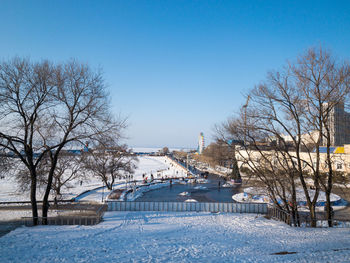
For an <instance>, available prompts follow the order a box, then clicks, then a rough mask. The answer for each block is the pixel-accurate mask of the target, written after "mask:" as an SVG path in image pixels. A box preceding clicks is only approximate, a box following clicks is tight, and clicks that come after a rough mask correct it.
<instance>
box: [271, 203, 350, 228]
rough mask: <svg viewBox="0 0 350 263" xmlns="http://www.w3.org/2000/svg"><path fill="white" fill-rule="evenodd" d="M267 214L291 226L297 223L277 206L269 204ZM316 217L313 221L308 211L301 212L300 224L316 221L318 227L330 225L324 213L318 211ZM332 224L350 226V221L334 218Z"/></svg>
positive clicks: (303, 225)
mask: <svg viewBox="0 0 350 263" xmlns="http://www.w3.org/2000/svg"><path fill="white" fill-rule="evenodd" d="M267 216H269V217H271V218H273V219H275V220H279V221H282V222H284V223H286V224H287V225H290V226H292V225H297V224H296V223H294V219H293V217H292V216H291V215H290V214H289V213H288V212H287V211H284V210H281V209H279V208H277V207H275V206H268V208H267ZM316 217H317V218H316V219H315V220H314V221H312V220H311V218H310V215H309V213H308V212H299V223H300V226H301V227H311V226H312V222H316V224H315V225H316V227H328V220H327V219H325V216H324V214H322V213H317V214H316ZM332 226H333V227H336V228H350V221H346V220H337V219H332Z"/></svg>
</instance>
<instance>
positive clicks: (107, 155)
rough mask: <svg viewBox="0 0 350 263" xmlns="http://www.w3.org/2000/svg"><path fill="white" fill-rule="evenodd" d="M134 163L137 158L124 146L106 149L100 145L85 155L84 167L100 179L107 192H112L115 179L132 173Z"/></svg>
mask: <svg viewBox="0 0 350 263" xmlns="http://www.w3.org/2000/svg"><path fill="white" fill-rule="evenodd" d="M136 161H137V158H136V157H135V156H134V155H132V154H131V150H128V148H127V146H126V145H121V146H113V147H110V146H109V147H108V146H107V145H103V144H101V145H99V146H98V147H96V149H94V151H93V152H91V153H89V154H86V155H85V158H84V166H85V169H86V170H87V171H91V172H92V173H93V174H94V176H96V177H98V178H100V179H101V180H102V181H103V182H104V184H105V185H106V187H107V188H108V189H109V190H113V184H114V182H115V180H116V179H118V178H119V179H120V178H124V177H125V176H126V175H128V174H133V173H134V170H135V168H136Z"/></svg>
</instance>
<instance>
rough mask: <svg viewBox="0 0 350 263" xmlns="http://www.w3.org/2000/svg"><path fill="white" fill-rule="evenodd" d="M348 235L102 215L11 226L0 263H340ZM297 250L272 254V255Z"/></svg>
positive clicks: (222, 217)
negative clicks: (87, 220)
mask: <svg viewBox="0 0 350 263" xmlns="http://www.w3.org/2000/svg"><path fill="white" fill-rule="evenodd" d="M349 234H350V229H305V228H291V227H288V226H286V225H284V224H282V223H279V222H276V221H271V220H266V219H264V218H263V217H256V216H255V215H243V214H210V213H159V212H123V213H121V212H119V213H118V212H108V213H106V214H105V221H104V222H102V223H101V224H99V225H97V226H40V227H35V228H26V227H22V228H18V229H16V230H15V231H13V232H11V233H9V234H7V235H6V236H3V237H2V238H0V258H1V259H2V261H3V262H290V261H297V262H347V261H348V259H349V258H350V237H349V236H350V235H349ZM282 251H288V252H296V254H288V255H272V254H273V253H276V252H282Z"/></svg>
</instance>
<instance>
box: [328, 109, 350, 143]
mask: <svg viewBox="0 0 350 263" xmlns="http://www.w3.org/2000/svg"><path fill="white" fill-rule="evenodd" d="M329 127H330V134H331V145H332V146H342V145H344V144H349V143H350V113H348V112H346V111H345V110H344V103H338V104H337V105H335V106H334V107H333V109H332V110H331V111H330V114H329ZM326 143H327V142H326V141H325V140H323V141H322V144H323V145H326Z"/></svg>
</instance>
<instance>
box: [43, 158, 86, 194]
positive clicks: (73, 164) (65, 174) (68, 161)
mask: <svg viewBox="0 0 350 263" xmlns="http://www.w3.org/2000/svg"><path fill="white" fill-rule="evenodd" d="M83 158H84V157H83V156H82V155H78V154H72V153H69V152H64V153H61V154H60V156H59V158H58V160H57V164H56V169H55V171H54V175H53V181H52V186H51V188H52V191H54V194H55V197H56V198H58V199H59V198H61V196H62V190H63V189H70V188H73V187H74V186H73V185H71V182H72V181H77V180H80V181H82V180H86V179H87V177H86V174H85V173H84V172H83V165H82V160H83ZM50 162H51V159H50V158H49V157H48V156H47V157H45V159H44V160H43V161H42V162H41V164H40V166H39V167H38V182H39V185H42V186H46V185H47V183H48V182H47V180H48V177H47V175H48V173H49V170H50V169H51V166H52V165H51V163H50Z"/></svg>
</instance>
